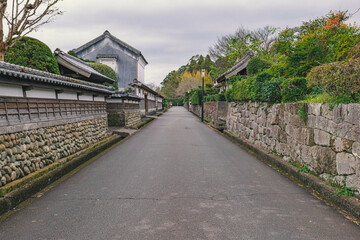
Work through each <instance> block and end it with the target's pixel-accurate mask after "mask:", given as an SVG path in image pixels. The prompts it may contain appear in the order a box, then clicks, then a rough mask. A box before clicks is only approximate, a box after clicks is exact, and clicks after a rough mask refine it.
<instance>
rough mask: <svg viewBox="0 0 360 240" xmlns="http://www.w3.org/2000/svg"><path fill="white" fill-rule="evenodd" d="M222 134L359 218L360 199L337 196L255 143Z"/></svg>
mask: <svg viewBox="0 0 360 240" xmlns="http://www.w3.org/2000/svg"><path fill="white" fill-rule="evenodd" d="M223 135H224V136H226V137H227V138H229V139H231V140H232V141H234V142H236V143H238V144H239V145H240V146H242V147H243V148H245V149H246V150H248V151H250V152H251V153H252V154H253V155H255V156H256V157H258V158H259V159H260V160H262V161H264V162H265V163H267V164H269V165H271V166H272V167H275V168H277V169H279V170H280V172H281V173H282V174H284V175H286V176H287V177H289V178H290V179H292V180H294V181H296V182H298V183H300V184H302V185H303V187H304V188H305V189H307V190H308V191H310V192H311V193H314V192H315V193H316V194H317V195H319V196H320V198H322V199H323V200H325V201H327V202H330V203H331V205H333V207H336V208H339V209H340V210H343V211H345V212H346V213H347V214H348V215H350V216H353V217H355V218H357V219H358V220H360V200H359V199H358V198H356V197H345V196H338V195H337V193H336V190H335V189H334V188H333V187H331V186H329V185H327V184H326V183H325V182H324V181H322V180H321V179H319V178H317V177H315V176H313V175H311V174H307V173H303V172H298V171H297V168H296V167H294V166H292V165H291V164H290V163H288V162H285V161H284V160H282V159H281V158H279V157H276V156H274V155H272V154H270V153H268V152H266V151H264V150H262V149H260V148H258V147H256V146H255V145H253V144H251V143H248V142H247V141H245V140H242V139H240V138H238V137H237V136H235V135H233V134H232V133H230V132H229V131H227V130H225V131H223Z"/></svg>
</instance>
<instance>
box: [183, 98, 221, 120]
mask: <svg viewBox="0 0 360 240" xmlns="http://www.w3.org/2000/svg"><path fill="white" fill-rule="evenodd" d="M185 107H186V108H187V105H186V106H185ZM190 111H191V112H193V113H194V114H196V115H197V116H199V117H201V105H190ZM227 112H228V103H227V102H224V101H221V102H216V101H213V102H205V103H204V119H205V120H206V121H208V122H211V123H213V124H215V125H221V124H223V123H225V121H226V117H227Z"/></svg>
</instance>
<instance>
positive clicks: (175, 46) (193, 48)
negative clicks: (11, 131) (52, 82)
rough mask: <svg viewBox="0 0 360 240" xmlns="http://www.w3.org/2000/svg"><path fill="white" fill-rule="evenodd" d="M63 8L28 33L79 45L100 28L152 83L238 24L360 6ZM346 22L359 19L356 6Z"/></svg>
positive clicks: (183, 1)
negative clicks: (131, 54)
mask: <svg viewBox="0 0 360 240" xmlns="http://www.w3.org/2000/svg"><path fill="white" fill-rule="evenodd" d="M59 6H60V8H61V9H62V10H63V11H64V12H65V13H64V15H62V16H58V17H56V19H54V21H53V22H52V23H50V24H47V25H44V26H43V27H41V28H40V29H39V31H38V32H36V33H32V34H31V35H30V36H32V37H35V38H38V39H39V40H41V41H43V42H44V43H46V44H47V45H48V46H49V47H50V48H51V49H52V50H54V49H56V48H60V49H62V50H64V51H67V50H71V49H73V48H77V47H80V46H81V45H83V44H85V43H87V42H88V41H90V40H92V39H94V38H96V37H97V36H99V35H101V34H102V33H103V32H104V31H105V30H109V31H110V33H111V34H113V35H114V36H116V37H117V38H119V39H121V40H122V41H124V42H126V43H128V44H129V45H131V46H133V47H135V48H136V49H138V50H140V51H141V52H142V53H143V55H144V56H145V58H146V59H147V61H148V62H149V65H147V66H146V70H145V82H146V83H155V84H157V85H159V84H160V82H161V81H162V80H163V79H164V78H165V76H166V75H167V74H168V73H169V72H170V71H171V70H176V69H178V68H179V67H180V66H181V65H183V64H186V63H187V62H188V60H189V58H190V57H191V56H193V55H196V54H203V55H206V54H207V51H208V48H209V46H211V45H213V44H214V43H215V42H216V41H217V38H218V37H221V36H223V35H225V34H229V33H233V32H235V30H236V29H237V28H238V27H239V26H241V25H242V26H244V27H248V28H250V29H255V28H259V27H264V26H266V25H271V26H274V27H280V28H284V27H286V26H290V27H291V26H298V25H300V24H301V22H302V21H306V20H309V19H312V18H315V17H319V16H323V15H325V14H327V13H328V12H329V11H330V10H349V11H350V12H351V13H352V12H355V11H356V10H357V9H358V8H360V2H358V1H356V0H272V1H270V0H100V1H99V0H64V1H63V2H61V3H60V4H59ZM351 22H357V23H360V12H359V13H357V14H355V15H354V16H353V18H352V19H351Z"/></svg>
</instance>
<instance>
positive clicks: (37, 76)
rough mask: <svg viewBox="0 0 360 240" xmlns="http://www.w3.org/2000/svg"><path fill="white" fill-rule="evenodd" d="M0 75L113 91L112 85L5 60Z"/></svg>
mask: <svg viewBox="0 0 360 240" xmlns="http://www.w3.org/2000/svg"><path fill="white" fill-rule="evenodd" d="M0 75H2V76H9V77H14V78H18V79H24V80H29V81H34V82H39V83H45V84H51V85H55V86H63V87H71V88H77V89H84V90H88V91H93V92H99V93H105V94H111V93H113V91H112V88H111V87H106V86H104V85H102V84H96V83H91V82H87V81H82V80H78V79H75V78H70V77H65V76H61V75H57V74H53V73H48V72H44V71H40V70H35V69H31V68H27V67H22V66H19V65H14V64H10V63H5V62H0Z"/></svg>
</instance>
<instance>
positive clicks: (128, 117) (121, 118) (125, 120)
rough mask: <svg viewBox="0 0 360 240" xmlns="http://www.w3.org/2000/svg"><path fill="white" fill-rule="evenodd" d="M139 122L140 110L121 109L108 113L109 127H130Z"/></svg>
mask: <svg viewBox="0 0 360 240" xmlns="http://www.w3.org/2000/svg"><path fill="white" fill-rule="evenodd" d="M139 122H141V114H140V110H123V111H117V112H109V113H108V124H109V127H131V126H134V125H136V124H138V123H139Z"/></svg>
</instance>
